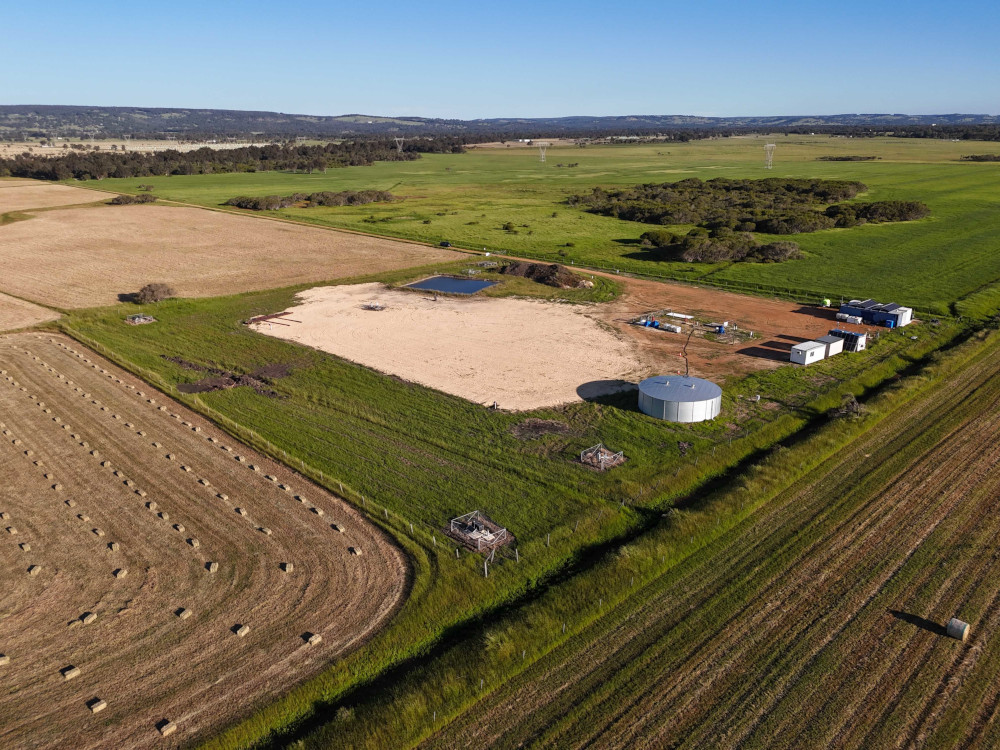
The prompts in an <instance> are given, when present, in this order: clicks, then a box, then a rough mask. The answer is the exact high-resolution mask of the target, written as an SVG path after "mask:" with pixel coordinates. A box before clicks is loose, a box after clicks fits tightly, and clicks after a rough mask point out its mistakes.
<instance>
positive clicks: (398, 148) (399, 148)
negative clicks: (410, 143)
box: [392, 138, 406, 153]
mask: <svg viewBox="0 0 1000 750" xmlns="http://www.w3.org/2000/svg"><path fill="white" fill-rule="evenodd" d="M392 140H394V141H395V142H396V151H398V152H399V153H403V141H405V140H406V139H405V138H393V139H392Z"/></svg>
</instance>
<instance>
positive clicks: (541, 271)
mask: <svg viewBox="0 0 1000 750" xmlns="http://www.w3.org/2000/svg"><path fill="white" fill-rule="evenodd" d="M500 273H502V274H505V275H507V276H520V277H522V278H525V279H531V280H532V281H537V282H538V283H539V284H545V285H546V286H554V287H556V288H558V289H575V288H577V287H578V286H580V283H581V282H582V281H583V279H581V278H580V277H579V276H577V275H576V274H574V273H572V272H570V271H569V270H567V269H566V268H565V267H563V266H560V265H557V264H555V263H553V264H551V265H544V264H542V263H525V262H517V263H508V264H507V265H506V266H504V267H503V268H501V269H500Z"/></svg>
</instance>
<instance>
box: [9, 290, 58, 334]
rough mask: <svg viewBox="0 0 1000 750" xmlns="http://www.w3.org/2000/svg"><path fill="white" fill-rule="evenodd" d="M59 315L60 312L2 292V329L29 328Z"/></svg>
mask: <svg viewBox="0 0 1000 750" xmlns="http://www.w3.org/2000/svg"><path fill="white" fill-rule="evenodd" d="M58 317H59V313H56V312H52V311H51V310H46V309H45V308H44V307H39V306H38V305H33V304H31V303H30V302H25V301H23V300H19V299H17V298H15V297H9V296H8V295H6V294H0V331H12V330H14V329H17V328H27V327H28V326H33V325H38V324H39V323H44V322H45V321H47V320H55V319H56V318H58Z"/></svg>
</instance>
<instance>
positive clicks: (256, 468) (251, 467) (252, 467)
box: [250, 464, 260, 471]
mask: <svg viewBox="0 0 1000 750" xmlns="http://www.w3.org/2000/svg"><path fill="white" fill-rule="evenodd" d="M250 471H260V467H259V466H256V465H254V464H250Z"/></svg>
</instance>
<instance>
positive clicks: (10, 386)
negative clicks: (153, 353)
mask: <svg viewBox="0 0 1000 750" xmlns="http://www.w3.org/2000/svg"><path fill="white" fill-rule="evenodd" d="M0 370H2V371H0V422H2V424H0V432H2V434H0V512H2V513H3V514H4V516H3V519H2V521H0V571H2V572H0V576H2V578H0V580H2V585H0V653H3V654H5V655H6V656H7V657H9V662H8V663H6V664H0V678H2V680H3V685H4V690H3V692H2V694H0V747H9V748H15V747H18V748H19V747H32V748H56V747H60V748H64V747H72V748H107V747H114V748H146V747H150V746H157V747H173V746H177V745H181V744H189V743H190V742H192V741H193V740H194V739H196V738H204V737H205V736H206V735H207V734H209V733H210V732H212V731H213V730H217V729H219V728H220V727H221V726H222V725H224V724H226V723H228V722H231V721H233V720H235V719H237V718H239V717H241V716H243V715H246V714H247V713H248V712H250V711H252V710H253V709H254V708H255V707H257V706H259V705H262V704H263V703H265V702H267V701H268V700H272V699H274V698H275V697H276V696H278V695H280V694H282V693H285V692H287V690H288V689H289V688H290V687H291V686H293V685H294V684H296V683H298V682H300V681H302V680H303V679H305V678H307V677H309V676H310V675H313V674H316V673H317V672H318V671H320V670H322V669H323V668H324V667H325V666H326V665H328V664H329V663H331V661H333V660H335V659H337V658H339V657H341V656H342V655H343V654H345V653H346V652H348V651H350V650H352V649H354V648H357V647H358V646H359V645H360V643H361V642H362V641H364V640H365V639H366V638H367V637H369V636H370V635H371V634H372V633H373V632H374V631H376V630H377V629H379V628H380V627H381V626H383V625H384V624H385V623H386V621H387V620H388V619H389V617H390V616H391V614H392V613H393V612H394V611H395V609H396V608H397V607H398V606H399V604H400V603H401V601H402V598H403V596H404V594H405V561H404V558H403V555H402V553H401V552H400V551H399V550H398V549H397V548H396V547H395V546H394V545H392V544H391V543H390V542H389V541H388V539H387V538H386V537H385V536H384V534H382V533H381V532H380V531H379V530H378V529H376V528H375V527H373V526H372V525H371V524H369V523H368V522H367V521H365V520H364V519H363V518H362V517H361V515H360V514H359V513H357V512H356V511H355V510H354V509H353V508H352V507H351V506H349V505H347V504H346V503H344V502H343V501H341V500H339V499H338V498H336V497H333V496H331V495H330V494H329V493H327V492H325V491H323V490H321V489H320V488H318V487H317V486H315V485H312V484H310V483H309V482H307V481H306V480H305V479H303V478H302V477H300V476H298V475H297V474H294V473H293V472H291V471H289V470H288V469H286V468H284V467H282V466H280V465H278V464H276V463H274V462H272V461H270V460H268V459H266V458H264V457H262V456H260V455H259V454H256V453H255V452H253V451H251V450H248V449H247V448H245V447H243V446H242V445H240V444H239V443H236V442H234V441H233V440H231V439H230V438H229V437H228V436H227V435H226V434H225V433H223V432H221V431H219V430H217V429H216V428H214V427H213V426H212V425H211V424H209V423H208V422H206V421H205V420H204V419H202V418H200V417H198V416H197V415H195V414H194V413H193V412H191V411H189V410H187V409H185V408H183V407H181V406H179V405H178V404H176V403H174V402H172V401H171V400H169V399H167V398H165V397H163V396H162V395H161V394H159V393H157V392H155V391H153V390H151V389H149V388H148V386H145V385H144V384H143V383H142V382H141V381H139V380H137V379H135V378H133V377H131V376H129V375H128V374H126V373H124V372H122V371H120V370H119V369H118V368H116V367H114V366H112V365H111V364H109V363H108V362H107V361H105V360H103V359H102V358H100V357H98V356H96V355H94V354H92V353H90V352H89V351H87V350H86V349H83V348H82V347H80V346H79V345H78V344H76V343H75V342H73V341H71V340H70V339H68V338H64V337H61V336H58V335H52V334H46V333H22V334H12V335H7V336H2V337H0ZM112 545H115V547H114V548H112ZM352 548H353V549H354V550H355V551H360V552H361V554H360V555H356V554H352V552H351V549H352ZM286 563H287V564H290V565H291V567H290V568H288V569H286V565H285V564H286ZM213 564H217V566H218V567H217V569H214V568H213ZM33 566H37V570H36V572H35V574H32V573H31V572H29V570H31V569H34V567H33ZM117 570H126V571H127V575H126V576H125V577H117V576H116V575H115V573H114V571H117ZM182 609H183V610H188V611H190V613H191V615H190V617H181V616H180V614H181V610H182ZM87 613H93V614H94V615H96V619H95V620H94V621H92V622H89V621H88V620H89V618H88V617H87ZM241 625H246V626H248V627H249V632H248V633H247V634H245V635H244V636H242V637H241V636H239V635H237V634H236V633H235V632H234V631H235V630H238V629H239V627H240V626H241ZM313 633H315V634H319V635H320V636H321V637H322V641H321V642H319V643H315V644H313V645H310V644H309V643H308V642H307V640H308V634H313ZM70 665H72V666H75V667H78V668H79V670H80V674H79V676H77V677H74V678H72V679H69V680H66V679H64V678H63V676H62V675H61V673H60V670H63V669H65V668H67V667H69V666H70ZM94 699H101V700H104V701H106V703H107V708H106V709H105V710H103V711H102V712H101V713H97V714H92V713H91V711H90V710H89V709H88V705H87V704H88V702H90V701H92V700H94ZM165 719H169V720H170V721H172V722H174V724H176V726H177V731H176V733H174V734H173V735H172V736H170V737H169V738H164V739H161V737H160V734H159V732H158V730H157V724H158V723H160V722H162V721H163V720H165Z"/></svg>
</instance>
